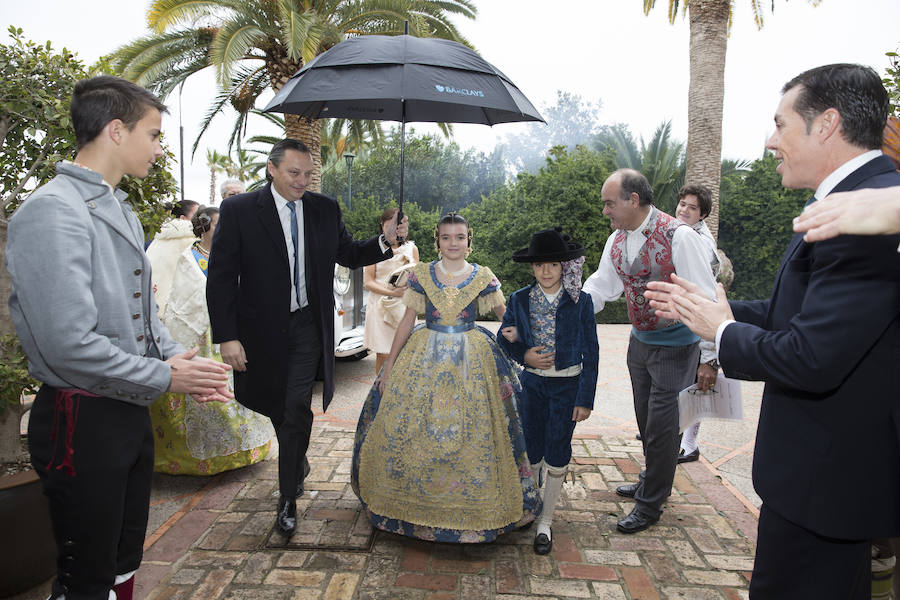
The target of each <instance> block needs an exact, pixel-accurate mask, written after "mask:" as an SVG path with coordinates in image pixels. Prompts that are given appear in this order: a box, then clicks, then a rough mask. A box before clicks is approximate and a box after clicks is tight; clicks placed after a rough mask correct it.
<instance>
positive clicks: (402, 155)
mask: <svg viewBox="0 0 900 600" xmlns="http://www.w3.org/2000/svg"><path fill="white" fill-rule="evenodd" d="M400 111H401V119H402V121H400V201H399V202H398V203H397V208H398V210H397V225H399V224H400V221H402V220H403V176H404V173H405V172H406V101H405V100H404V101H402V108H401V109H400ZM397 241H398V242H399V243H401V244H402V243H403V238H401V237H400V236H399V235H398V236H397Z"/></svg>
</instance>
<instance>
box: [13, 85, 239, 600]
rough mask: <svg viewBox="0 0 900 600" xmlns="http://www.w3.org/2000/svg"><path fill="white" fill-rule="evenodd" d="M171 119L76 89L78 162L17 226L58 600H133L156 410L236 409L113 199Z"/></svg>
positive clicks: (64, 169) (61, 168) (149, 106)
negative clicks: (183, 338)
mask: <svg viewBox="0 0 900 600" xmlns="http://www.w3.org/2000/svg"><path fill="white" fill-rule="evenodd" d="M165 110H166V107H165V105H163V104H162V103H161V102H160V101H159V100H158V99H157V98H156V97H155V96H154V95H153V94H151V93H150V92H148V91H146V90H144V89H143V88H140V87H138V86H136V85H134V84H133V83H130V82H128V81H125V80H123V79H118V78H115V77H108V76H101V77H94V78H91V79H85V80H82V81H80V82H78V83H77V84H76V86H75V91H74V94H73V96H72V105H71V114H72V125H73V128H74V129H75V136H76V140H77V145H78V154H77V156H76V157H75V162H74V163H73V162H61V163H59V164H58V165H57V173H58V174H57V176H56V177H55V178H54V179H53V180H52V181H50V182H49V183H47V184H46V185H44V186H42V187H40V188H39V189H38V190H36V191H35V192H34V193H33V194H32V195H31V196H30V197H29V198H28V199H27V200H25V202H24V203H23V204H22V206H21V207H20V208H19V209H18V211H17V212H16V213H15V214H14V215H13V217H12V218H11V219H10V222H9V237H8V242H7V247H6V262H7V268H8V269H9V273H10V275H11V276H12V284H13V288H12V294H11V295H10V298H9V308H10V312H11V313H12V318H13V322H14V324H15V327H16V332H17V333H18V336H19V339H20V340H21V342H22V346H23V347H24V349H25V353H26V354H27V355H28V361H29V370H30V371H31V374H32V375H33V376H34V377H35V378H36V379H38V380H40V381H42V382H43V386H42V387H41V389H40V391H39V392H38V393H37V396H36V397H35V401H34V406H33V408H32V411H31V416H30V419H29V426H28V444H29V449H30V451H31V462H32V465H33V466H34V468H35V470H36V471H37V473H38V475H39V476H40V477H41V481H42V484H43V488H44V493H45V494H46V496H47V498H48V500H49V504H50V516H51V519H52V523H53V532H54V536H55V538H56V544H57V576H56V580H55V581H54V583H53V593H52V596H51V598H65V599H66V600H81V599H91V600H94V599H96V600H107V599H112V598H118V600H129V599H130V598H131V593H132V592H131V590H132V588H133V584H134V578H133V575H134V572H135V571H136V570H137V568H138V566H139V565H140V562H141V556H142V549H143V543H144V534H145V531H146V529H147V517H148V514H149V504H150V483H151V477H152V473H153V435H152V432H151V427H150V415H149V413H148V410H147V406H148V405H149V404H150V403H152V402H153V400H155V399H156V397H157V396H159V395H160V394H162V393H163V392H165V391H167V390H170V391H174V392H181V393H189V394H192V395H194V397H195V398H197V399H198V400H201V401H209V400H219V401H227V400H228V398H230V397H231V394H230V392H228V391H227V388H226V386H227V370H228V368H229V367H228V366H227V365H223V364H222V363H218V362H215V361H212V360H209V359H205V358H199V357H195V354H196V352H197V349H196V348H194V349H192V350H190V351H187V352H185V350H184V349H183V348H181V347H180V346H178V345H177V344H176V343H175V342H174V341H173V340H172V338H171V337H170V336H169V332H168V331H167V330H166V328H165V327H164V326H163V325H162V323H160V321H159V318H158V317H157V314H156V302H155V300H154V297H153V291H152V288H151V282H150V263H149V262H148V261H147V257H146V255H145V254H144V249H143V248H144V247H143V237H144V236H143V231H142V229H141V225H140V223H139V222H138V219H137V217H136V216H135V214H134V212H133V211H132V210H131V207H130V206H129V205H128V204H126V203H125V202H124V200H125V193H124V192H122V191H119V190H116V189H115V186H116V185H117V184H118V183H119V181H120V180H121V179H122V177H123V176H124V175H132V176H134V177H146V176H147V174H148V172H149V170H150V167H151V166H152V165H153V163H154V161H155V160H156V159H157V158H159V157H160V156H161V155H162V150H161V148H160V143H159V136H160V125H161V119H162V111H165Z"/></svg>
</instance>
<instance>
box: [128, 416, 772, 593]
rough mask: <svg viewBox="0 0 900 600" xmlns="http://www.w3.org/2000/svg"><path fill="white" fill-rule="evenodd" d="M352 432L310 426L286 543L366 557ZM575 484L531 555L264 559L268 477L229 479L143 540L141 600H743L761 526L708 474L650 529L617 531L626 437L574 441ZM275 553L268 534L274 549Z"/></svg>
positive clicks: (417, 550) (499, 551)
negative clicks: (548, 538) (302, 482)
mask: <svg viewBox="0 0 900 600" xmlns="http://www.w3.org/2000/svg"><path fill="white" fill-rule="evenodd" d="M352 436H353V429H352V428H349V427H343V426H336V425H333V424H324V425H317V426H316V428H315V430H314V434H313V440H312V444H311V452H310V463H311V465H312V472H311V474H310V477H309V480H308V482H309V485H308V486H307V488H308V489H309V490H310V491H309V492H308V493H306V494H304V496H303V499H302V501H301V502H299V504H298V510H299V511H304V512H303V517H302V519H301V520H300V522H299V524H298V528H297V532H296V533H295V534H294V536H293V538H292V540H291V542H292V543H296V544H320V545H326V546H338V545H341V544H350V545H356V546H358V547H365V545H366V542H367V540H368V535H369V528H368V525H367V523H366V522H365V520H359V519H358V517H357V512H356V509H357V507H358V502H357V500H356V498H355V496H354V495H353V492H352V491H351V490H350V485H349V465H350V455H351V450H350V443H351V441H352ZM573 449H574V453H575V458H574V464H573V471H574V475H573V476H570V479H569V480H568V481H567V483H566V484H565V488H564V492H563V495H562V499H561V504H560V506H559V507H558V508H557V513H556V518H555V522H554V549H553V552H552V553H551V554H550V555H549V556H544V557H542V556H537V555H535V554H534V553H533V551H532V549H531V541H532V536H533V531H522V532H517V533H514V534H509V535H507V536H503V537H501V538H500V539H498V540H497V542H495V543H493V544H487V545H477V546H456V545H443V544H434V543H425V542H420V541H416V540H409V539H406V538H402V537H399V536H395V535H391V534H385V533H383V532H379V533H377V534H376V535H375V539H374V545H373V546H372V548H371V551H368V552H366V551H355V552H351V551H344V552H340V551H321V550H315V549H307V550H289V549H283V548H278V547H266V544H267V539H268V538H269V537H270V533H271V527H272V522H273V520H274V506H275V501H276V493H277V491H276V487H277V486H276V465H275V462H274V461H267V462H265V463H262V464H260V465H255V466H253V467H250V468H247V469H243V470H241V471H238V472H234V473H229V474H224V475H222V476H220V477H218V478H214V480H212V481H210V482H209V483H208V484H207V485H206V486H204V487H203V488H202V489H200V490H199V491H198V492H196V493H195V494H193V495H192V496H191V498H190V500H189V501H188V502H187V503H186V505H185V508H184V510H182V511H180V512H178V513H176V514H175V515H173V516H172V517H171V518H170V519H169V522H167V523H166V524H164V525H163V526H162V527H160V528H159V529H158V530H157V531H156V532H155V533H154V535H153V536H151V537H150V538H148V549H147V552H146V554H145V556H144V565H143V567H142V568H141V571H140V572H139V578H138V582H139V588H140V590H141V597H148V598H153V599H158V600H162V599H181V598H196V599H203V600H206V599H213V598H223V599H231V600H239V599H248V600H249V599H270V598H271V599H294V600H300V599H323V600H338V599H347V600H349V599H356V598H358V599H360V600H375V599H400V600H407V599H408V600H419V599H429V600H445V599H451V598H453V599H456V598H459V599H465V600H477V599H481V598H497V599H504V600H520V599H525V598H543V599H545V600H549V599H550V598H560V599H562V598H608V599H628V598H634V599H637V598H641V599H656V598H660V599H663V598H684V599H692V600H694V599H707V598H709V599H713V598H715V599H727V600H736V599H738V598H746V597H747V596H746V589H747V584H748V577H749V571H750V569H751V568H752V564H753V550H754V539H755V532H756V519H755V517H754V515H753V514H752V513H751V512H750V510H749V509H748V507H747V506H745V504H743V503H742V502H741V501H740V500H739V499H737V498H736V497H735V496H734V495H733V494H732V493H731V492H729V490H727V489H726V488H725V487H724V486H723V485H722V483H721V481H720V480H719V479H718V478H717V477H715V476H714V475H713V473H712V471H711V470H710V468H709V467H707V466H706V465H703V464H700V463H693V464H688V465H682V466H680V467H679V468H678V473H677V475H676V478H675V490H674V491H673V495H672V497H671V499H670V501H669V503H668V506H667V508H666V511H665V513H664V514H663V517H662V519H661V520H660V522H659V524H658V525H656V526H654V527H652V528H651V529H649V530H647V531H645V532H642V533H639V534H636V535H623V534H619V533H618V532H616V530H615V523H616V520H617V519H618V518H620V517H621V516H622V515H624V514H626V513H627V512H628V511H630V509H631V503H630V502H626V501H623V499H622V498H620V497H618V496H616V494H615V492H614V490H615V487H616V486H617V485H621V484H622V482H625V481H634V480H635V479H636V478H637V474H638V472H639V470H640V460H641V450H640V444H639V442H637V441H635V440H634V439H621V438H611V437H601V436H599V435H595V434H587V435H581V436H579V438H578V439H576V440H575V441H574V443H573ZM273 543H275V544H278V543H281V538H280V536H278V534H272V535H271V540H269V546H272V544H273Z"/></svg>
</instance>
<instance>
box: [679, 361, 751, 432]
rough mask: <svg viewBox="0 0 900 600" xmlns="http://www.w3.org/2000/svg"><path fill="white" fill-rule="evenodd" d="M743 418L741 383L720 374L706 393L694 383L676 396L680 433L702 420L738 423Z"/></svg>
mask: <svg viewBox="0 0 900 600" xmlns="http://www.w3.org/2000/svg"><path fill="white" fill-rule="evenodd" d="M743 418H744V417H743V407H742V403H741V383H740V381H737V380H736V379H728V378H727V377H725V376H723V375H722V374H721V373H720V374H719V376H718V377H716V383H715V385H714V386H713V388H712V389H711V390H709V391H707V392H701V391H700V390H698V389H697V384H696V383H695V384H694V385H692V386H691V387H689V388H686V389H684V390H682V391H681V393H680V394H678V429H679V431H681V432H683V431H684V430H685V429H687V428H688V427H690V426H691V425H693V424H694V423H696V422H697V421H702V420H703V419H727V420H729V421H740V420H742V419H743Z"/></svg>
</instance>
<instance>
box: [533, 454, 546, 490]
mask: <svg viewBox="0 0 900 600" xmlns="http://www.w3.org/2000/svg"><path fill="white" fill-rule="evenodd" d="M543 468H544V461H543V460H542V461H540V462H538V463H532V464H531V478H532V479H534V487H536V488H537V491H538V493H539V494H540V493H541V486H542V485H543V483H544V479H545V478H544V477H541V470H542V469H543Z"/></svg>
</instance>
